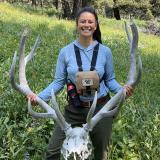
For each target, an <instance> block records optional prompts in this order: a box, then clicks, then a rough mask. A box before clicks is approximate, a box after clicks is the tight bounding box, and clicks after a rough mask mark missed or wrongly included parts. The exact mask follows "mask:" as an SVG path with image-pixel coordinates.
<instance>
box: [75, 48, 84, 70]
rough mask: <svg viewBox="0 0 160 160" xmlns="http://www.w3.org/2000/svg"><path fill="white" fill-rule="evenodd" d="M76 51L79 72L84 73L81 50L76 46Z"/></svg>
mask: <svg viewBox="0 0 160 160" xmlns="http://www.w3.org/2000/svg"><path fill="white" fill-rule="evenodd" d="M74 51H75V55H76V61H77V65H78V70H79V71H83V69H82V60H81V56H80V52H79V48H78V47H77V46H76V45H74Z"/></svg>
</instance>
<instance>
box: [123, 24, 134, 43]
mask: <svg viewBox="0 0 160 160" xmlns="http://www.w3.org/2000/svg"><path fill="white" fill-rule="evenodd" d="M124 26H125V31H126V34H127V38H128V42H129V44H130V45H131V43H132V42H131V35H130V33H129V31H128V26H127V22H126V21H125V22H124Z"/></svg>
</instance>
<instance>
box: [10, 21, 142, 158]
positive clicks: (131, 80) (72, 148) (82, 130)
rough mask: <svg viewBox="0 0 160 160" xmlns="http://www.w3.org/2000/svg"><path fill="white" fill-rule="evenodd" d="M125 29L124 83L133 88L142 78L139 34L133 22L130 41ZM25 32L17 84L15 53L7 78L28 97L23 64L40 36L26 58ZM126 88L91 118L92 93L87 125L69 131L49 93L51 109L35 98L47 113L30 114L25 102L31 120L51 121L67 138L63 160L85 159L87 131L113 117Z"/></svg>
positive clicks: (36, 44) (92, 109)
mask: <svg viewBox="0 0 160 160" xmlns="http://www.w3.org/2000/svg"><path fill="white" fill-rule="evenodd" d="M125 27H126V28H125V29H126V33H127V37H128V41H129V44H130V55H131V56H130V70H129V74H128V81H127V82H126V84H127V85H130V86H132V87H135V86H136V85H137V84H138V82H139V80H140V78H141V71H142V63H141V59H140V56H139V55H138V56H139V57H138V67H137V68H136V50H137V47H138V31H137V27H136V25H135V24H134V23H133V22H132V24H131V30H132V35H133V36H132V37H133V38H132V39H131V36H130V34H129V32H128V28H127V25H126V23H125ZM27 34H28V33H27V30H25V31H24V32H23V34H22V37H21V41H20V47H19V53H20V57H19V81H20V84H17V83H16V82H15V78H14V72H15V65H16V53H15V55H14V58H13V62H12V65H11V69H10V79H11V84H12V87H13V88H14V89H16V90H17V91H19V92H20V93H22V94H23V95H25V96H27V95H28V94H30V93H33V92H32V90H31V89H30V88H29V86H28V83H27V80H26V75H25V67H26V64H27V63H28V62H29V61H30V60H31V59H32V58H33V57H34V55H35V51H36V49H37V47H38V44H39V42H40V39H39V37H38V38H37V40H36V42H35V44H34V46H33V48H32V50H31V52H30V53H29V55H27V56H26V57H25V55H24V50H25V41H26V37H27ZM125 93H126V91H125V89H121V90H120V91H119V92H118V93H117V94H115V95H114V96H113V97H112V98H111V99H110V100H109V101H108V102H107V103H106V104H105V105H104V106H103V108H102V109H101V110H100V111H99V112H98V113H97V114H96V115H94V116H93V113H94V110H95V107H96V102H97V93H95V97H94V101H93V104H92V106H91V108H90V111H89V113H88V116H87V120H86V121H87V123H86V124H83V127H75V128H72V127H71V125H70V124H68V123H67V122H66V121H65V119H64V117H63V115H62V114H61V112H60V110H59V107H58V104H57V102H56V100H55V96H54V93H53V92H52V107H50V106H49V105H48V104H47V103H46V102H44V101H43V100H42V99H40V98H39V97H38V96H37V102H38V104H39V105H40V106H41V107H42V108H43V109H44V110H46V113H37V112H35V111H33V109H32V106H31V103H30V100H28V111H29V113H30V114H31V115H32V116H33V117H39V118H48V117H49V118H53V119H54V120H55V121H56V122H57V123H58V124H59V125H60V127H61V129H62V130H63V131H64V132H65V135H66V139H65V140H64V143H63V146H62V149H61V153H62V154H63V156H64V158H65V159H67V158H68V157H69V156H70V155H71V154H74V155H78V156H79V157H80V159H82V160H85V159H87V158H88V157H89V155H90V154H91V152H92V147H91V146H92V144H91V141H90V138H89V132H90V131H92V129H93V128H94V126H95V125H96V124H97V123H98V121H99V120H101V119H102V118H103V117H109V116H113V115H114V114H115V113H116V112H117V111H118V110H119V108H120V106H121V105H122V104H123V102H124V100H125V96H126V94H125Z"/></svg>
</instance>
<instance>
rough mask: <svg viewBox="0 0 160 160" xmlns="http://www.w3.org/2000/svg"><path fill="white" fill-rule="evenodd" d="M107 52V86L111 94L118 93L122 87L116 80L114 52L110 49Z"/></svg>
mask: <svg viewBox="0 0 160 160" xmlns="http://www.w3.org/2000/svg"><path fill="white" fill-rule="evenodd" d="M107 52H108V53H107V59H106V66H105V80H106V85H107V87H108V89H109V90H110V91H111V92H113V93H117V92H118V91H119V90H120V89H121V88H122V86H121V85H120V84H119V83H118V82H117V81H116V79H115V73H114V66H113V60H112V52H111V50H110V49H108V51H107Z"/></svg>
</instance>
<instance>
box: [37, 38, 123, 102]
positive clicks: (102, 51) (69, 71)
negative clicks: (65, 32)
mask: <svg viewBox="0 0 160 160" xmlns="http://www.w3.org/2000/svg"><path fill="white" fill-rule="evenodd" d="M97 43H98V42H97V41H96V40H95V41H94V42H93V43H92V44H90V45H89V46H88V47H87V48H84V47H82V46H81V44H80V43H79V42H78V40H75V41H74V42H72V43H70V44H69V45H67V46H66V47H64V48H62V49H61V51H60V53H59V56H58V60H57V65H56V72H55V79H54V81H53V82H52V83H51V84H50V85H49V86H48V87H47V88H46V89H44V90H43V91H42V92H40V93H39V94H38V96H39V97H40V98H42V99H43V100H45V101H47V100H49V99H50V98H51V91H52V89H53V91H54V93H55V94H57V93H58V92H59V91H60V90H61V89H63V87H64V86H65V84H66V82H67V79H70V80H71V81H72V82H73V83H74V84H75V77H76V73H77V72H78V65H77V61H76V56H75V51H74V44H75V45H76V46H77V47H78V48H79V50H80V56H81V60H82V68H83V71H89V70H90V67H91V60H92V55H93V50H94V47H95V45H96V44H97ZM95 70H96V71H97V73H98V75H99V77H100V79H101V78H102V77H103V75H104V73H105V77H104V79H105V82H106V83H104V81H102V82H100V89H99V91H98V98H100V97H103V96H106V95H107V94H108V92H109V91H111V92H113V93H117V92H118V91H119V90H120V89H121V88H122V86H121V85H120V84H119V83H118V82H117V81H116V80H115V73H114V67H113V61H112V52H111V50H110V48H108V47H106V46H104V45H102V44H100V45H99V51H98V56H97V61H96V66H95ZM80 98H81V100H82V101H89V100H93V97H92V96H88V97H83V96H81V97H80Z"/></svg>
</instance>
